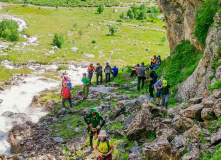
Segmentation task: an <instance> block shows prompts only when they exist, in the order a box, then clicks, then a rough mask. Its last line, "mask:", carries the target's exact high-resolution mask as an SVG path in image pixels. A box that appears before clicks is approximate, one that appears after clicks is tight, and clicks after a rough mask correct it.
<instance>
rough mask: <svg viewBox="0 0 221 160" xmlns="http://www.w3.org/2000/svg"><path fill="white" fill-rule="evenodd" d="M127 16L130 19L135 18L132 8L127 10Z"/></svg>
mask: <svg viewBox="0 0 221 160" xmlns="http://www.w3.org/2000/svg"><path fill="white" fill-rule="evenodd" d="M127 17H129V18H130V19H134V13H133V12H132V10H131V9H129V10H128V11H127Z"/></svg>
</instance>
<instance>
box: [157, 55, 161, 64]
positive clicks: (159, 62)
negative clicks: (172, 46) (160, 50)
mask: <svg viewBox="0 0 221 160" xmlns="http://www.w3.org/2000/svg"><path fill="white" fill-rule="evenodd" d="M157 65H158V66H160V65H161V58H160V55H158V57H157Z"/></svg>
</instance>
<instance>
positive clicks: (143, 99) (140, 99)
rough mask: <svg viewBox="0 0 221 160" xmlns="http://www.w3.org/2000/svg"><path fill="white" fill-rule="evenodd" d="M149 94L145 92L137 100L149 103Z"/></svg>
mask: <svg viewBox="0 0 221 160" xmlns="http://www.w3.org/2000/svg"><path fill="white" fill-rule="evenodd" d="M147 98H148V97H147V95H146V94H143V95H141V96H139V97H138V98H137V100H138V101H139V102H141V103H142V104H143V103H146V104H147V103H148V101H147Z"/></svg>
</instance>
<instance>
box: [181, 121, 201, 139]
mask: <svg viewBox="0 0 221 160" xmlns="http://www.w3.org/2000/svg"><path fill="white" fill-rule="evenodd" d="M201 132H202V130H201V128H200V127H199V126H198V125H196V124H195V125H194V126H193V127H192V128H190V129H189V130H187V131H186V132H184V133H183V136H184V137H186V138H191V139H197V138H198V137H199V135H200V133H201Z"/></svg>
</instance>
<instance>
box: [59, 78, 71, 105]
mask: <svg viewBox="0 0 221 160" xmlns="http://www.w3.org/2000/svg"><path fill="white" fill-rule="evenodd" d="M63 85H64V86H63V87H62V89H61V94H60V98H61V96H62V97H63V98H62V105H63V109H66V107H65V104H64V103H65V101H66V100H68V102H69V104H70V108H72V104H71V91H70V88H69V87H68V82H64V84H63Z"/></svg>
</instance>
